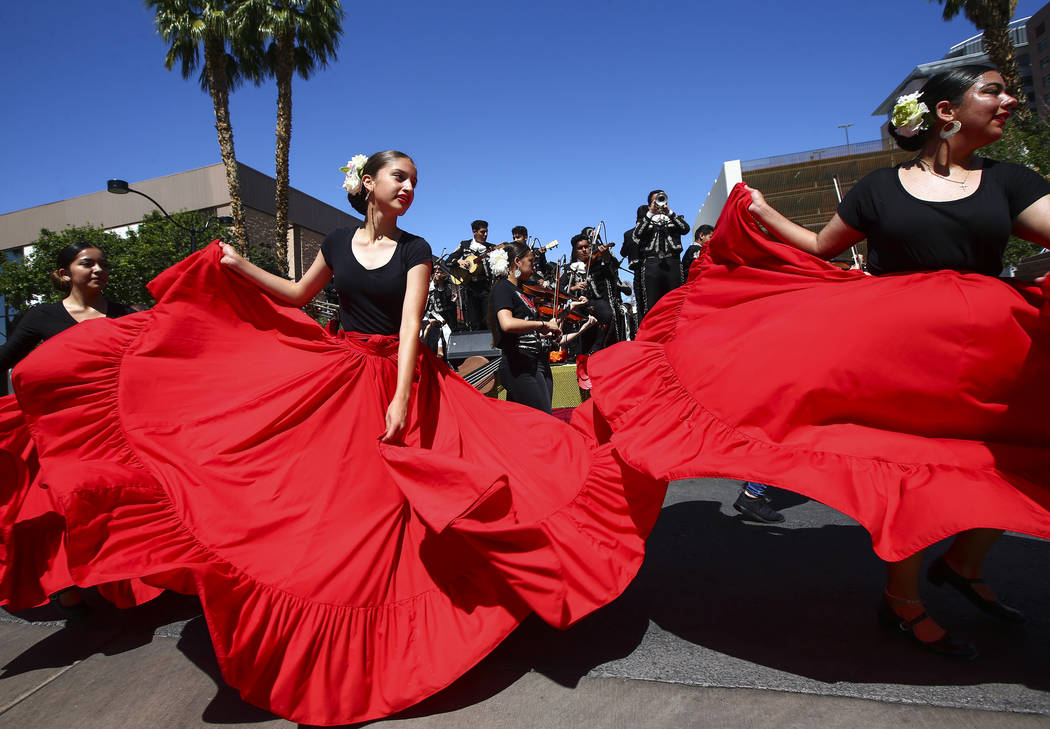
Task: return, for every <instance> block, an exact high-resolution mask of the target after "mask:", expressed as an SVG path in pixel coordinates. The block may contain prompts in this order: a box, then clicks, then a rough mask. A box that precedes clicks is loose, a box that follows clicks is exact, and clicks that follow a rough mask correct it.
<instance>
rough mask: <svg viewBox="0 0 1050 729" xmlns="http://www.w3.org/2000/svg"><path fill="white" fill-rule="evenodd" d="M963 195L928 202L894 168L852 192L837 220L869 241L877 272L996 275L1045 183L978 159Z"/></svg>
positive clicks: (1049, 187)
mask: <svg viewBox="0 0 1050 729" xmlns="http://www.w3.org/2000/svg"><path fill="white" fill-rule="evenodd" d="M982 165H983V168H982V172H981V183H980V185H979V186H978V188H977V190H976V191H975V192H974V193H973V194H972V195H969V196H968V197H964V198H962V199H960V200H951V201H949V202H929V201H926V200H920V199H918V198H916V197H914V196H912V195H911V194H910V193H909V192H908V191H907V190H905V189H904V185H902V184H901V181H900V177H899V176H898V174H897V172H898V169H899V168H898V167H891V168H887V169H881V170H876V171H875V172H872V173H871V174H870V175H868V176H866V177H865V178H863V179H862V180H861V181H860V182H858V183H857V184H856V186H855V187H854V188H853V189H852V190H850V191H849V193H847V195H846V199H845V200H843V201H842V203H841V204H840V205H839V209H838V213H839V217H840V218H842V220H843V221H844V222H845V223H846V224H847V225H849V226H851V227H853V228H856V229H857V230H859V231H861V232H863V233H864V234H865V235H866V236H867V239H868V270H869V271H871V273H874V274H882V273H898V272H904V271H935V270H941V269H953V270H956V271H973V272H976V273H984V274H988V275H989V276H998V275H999V272H1000V271H1001V270H1002V267H1003V264H1002V259H1003V251H1004V250H1005V248H1006V242H1007V240H1008V239H1009V237H1010V231H1011V229H1012V227H1013V220H1014V218H1016V217H1017V216H1018V215H1019V214H1020V213H1021V212H1022V211H1024V209H1025V208H1027V207H1028V206H1029V205H1031V204H1032V203H1034V202H1035V201H1036V200H1038V199H1039V198H1041V197H1043V196H1044V195H1048V194H1050V182H1047V181H1046V180H1045V179H1043V178H1042V177H1040V176H1039V175H1038V174H1036V173H1035V172H1033V171H1032V170H1030V169H1028V168H1027V167H1022V166H1021V165H1016V164H1012V163H1010V162H996V161H995V160H989V159H984V160H982Z"/></svg>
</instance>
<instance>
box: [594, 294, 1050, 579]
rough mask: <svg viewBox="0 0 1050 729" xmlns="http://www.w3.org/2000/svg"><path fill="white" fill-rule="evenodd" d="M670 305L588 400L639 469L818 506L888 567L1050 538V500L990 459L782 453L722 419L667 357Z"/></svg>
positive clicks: (608, 363)
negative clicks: (933, 553)
mask: <svg viewBox="0 0 1050 729" xmlns="http://www.w3.org/2000/svg"><path fill="white" fill-rule="evenodd" d="M669 296H670V294H669ZM665 298H666V297H665ZM664 304H665V302H664V301H661V302H660V306H663V305H664ZM666 304H667V308H666V309H664V310H663V313H664V314H665V315H666V316H667V317H668V319H667V321H665V322H664V323H663V325H662V326H654V327H651V328H650V332H656V333H657V334H656V336H651V338H650V339H649V341H643V342H635V343H629V344H627V345H626V346H624V345H616V346H614V347H612V348H610V349H607V350H605V352H603V356H602V357H601V358H593V359H592V361H591V370H590V371H591V377H592V379H593V380H594V382H595V396H594V397H593V398H592V399H593V400H594V402H595V405H596V407H597V409H598V410H599V411H600V413H601V416H602V417H604V419H606V420H607V422H608V424H609V427H610V429H611V434H610V435H609V437H608V439H609V440H610V441H611V443H612V444H613V445H614V446H615V447H616V448H617V450H618V451H619V453H620V455H621V457H622V458H623V459H624V461H626V462H627V463H628V464H630V466H632V467H633V468H635V469H637V470H639V471H641V472H643V473H645V474H648V475H649V476H651V477H653V478H657V479H666V480H668V481H673V480H677V479H684V478H701V477H723V478H734V479H741V480H751V481H758V482H762V483H768V484H772V485H775V486H778V487H780V488H784V489H787V490H789V491H794V492H796V493H799V494H802V495H804V496H807V497H810V498H813V499H816V500H817V501H820V502H822V503H824V504H827V505H828V506H830V507H832V508H833V509H836V510H838V511H841V512H842V513H844V514H846V515H848V516H850V517H852V518H853V519H855V520H857V521H858V522H859V523H860V524H861V525H862V526H864V528H865V529H867V531H868V532H869V533H870V535H871V538H872V544H873V547H874V549H875V552H876V553H877V554H878V555H879V556H880V557H881V558H882V559H884V560H887V561H897V560H901V559H904V558H905V557H908V556H910V555H912V554H914V553H916V552H918V551H920V550H921V549H923V548H925V547H927V546H929V545H930V544H933V543H934V542H937V541H939V540H940V539H943V538H945V537H948V536H951V535H953V534H957V533H958V532H960V531H963V530H966V529H973V528H979V527H988V528H995V529H1007V530H1012V531H1017V532H1022V533H1025V534H1031V535H1033V536H1037V537H1043V538H1050V511H1048V509H1050V494H1048V492H1047V490H1046V489H1045V488H1043V487H1041V486H1039V485H1038V484H1037V483H1036V482H1035V481H1034V480H1032V479H1031V478H1029V477H1026V476H1025V475H1022V474H1021V473H1017V472H1011V471H1009V470H1003V469H1001V468H996V467H995V465H994V463H995V459H993V458H992V457H989V458H988V459H987V462H986V463H985V464H983V465H982V464H978V463H972V464H970V465H958V464H957V463H952V462H928V463H920V462H915V463H899V462H894V461H893V460H892V459H890V458H874V457H861V456H857V455H853V454H846V453H838V452H831V451H827V450H812V449H803V448H798V447H791V446H784V445H781V444H777V443H774V442H770V441H766V440H762V439H760V438H757V437H756V436H754V435H752V434H748V433H744V432H742V431H740V430H739V429H736V428H734V427H732V426H731V425H730V424H728V423H726V422H723V421H722V420H720V419H719V418H718V417H717V416H716V415H715V414H714V413H712V412H710V411H709V410H707V409H706V408H704V406H703V405H702V404H701V403H699V402H697V401H696V399H695V398H694V397H693V395H692V394H691V393H690V392H689V390H687V389H686V388H685V387H684V386H683V385H682V383H681V382H680V380H679V377H678V375H677V373H676V372H675V370H674V368H673V366H672V365H671V363H670V362H669V361H668V359H667V357H666V352H665V349H664V345H663V341H666V339H667V338H668V337H669V336H671V335H670V334H669V332H673V330H674V328H673V326H672V327H668V326H667V322H668V321H671V320H673V318H674V309H673V307H674V306H675V302H674V301H667V302H666ZM653 313H657V311H656V310H655V309H654V312H653ZM654 323H656V324H658V322H655V320H654ZM1018 450H1022V451H1023V450H1024V449H1023V448H1020V447H1018ZM1019 460H1021V461H1025V462H1026V464H1027V466H1029V467H1030V466H1031V464H1032V463H1033V462H1038V461H1040V460H1041V461H1043V462H1044V465H1045V462H1046V460H1047V457H1046V456H1045V455H1039V454H1035V456H1034V458H1033V454H1032V453H1031V452H1026V453H1023V454H1022V457H1021V458H1020V459H1019ZM974 504H981V505H982V506H981V508H980V509H975V508H974V506H973V505H974Z"/></svg>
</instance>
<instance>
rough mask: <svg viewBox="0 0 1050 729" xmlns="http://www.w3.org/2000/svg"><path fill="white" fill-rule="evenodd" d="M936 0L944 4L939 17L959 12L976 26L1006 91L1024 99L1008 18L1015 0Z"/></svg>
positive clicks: (945, 17) (955, 14)
mask: <svg viewBox="0 0 1050 729" xmlns="http://www.w3.org/2000/svg"><path fill="white" fill-rule="evenodd" d="M930 2H933V0H930ZM937 2H938V3H939V4H941V5H943V6H944V12H943V13H942V17H943V18H944V19H945V20H951V19H952V18H954V17H955V16H957V15H958V14H959V13H962V14H963V15H965V16H966V19H967V20H969V21H970V22H971V23H973V24H974V26H975V27H976V28H977V30H979V31H981V32H982V33H983V34H984V49H985V52H986V53H987V54H988V58H989V60H991V62H992V63H993V64H994V65H995V67H996V68H998V69H999V72H1000V73H1001V74H1002V75H1003V79H1004V80H1005V81H1006V90H1007V92H1009V94H1010V95H1011V96H1013V97H1015V98H1017V99H1019V100H1021V101H1022V102H1023V101H1024V100H1025V99H1026V98H1027V96H1026V95H1025V93H1024V85H1023V84H1022V83H1021V74H1020V73H1018V72H1017V62H1016V61H1015V60H1014V44H1013V43H1011V42H1010V21H1011V20H1012V19H1013V17H1014V12H1015V11H1016V10H1017V0H937ZM1022 106H1023V103H1022ZM1022 115H1023V114H1022Z"/></svg>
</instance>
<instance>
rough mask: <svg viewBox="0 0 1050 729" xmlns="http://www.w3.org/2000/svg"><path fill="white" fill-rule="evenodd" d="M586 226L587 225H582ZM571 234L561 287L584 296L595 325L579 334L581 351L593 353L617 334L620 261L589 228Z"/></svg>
mask: <svg viewBox="0 0 1050 729" xmlns="http://www.w3.org/2000/svg"><path fill="white" fill-rule="evenodd" d="M585 230H587V229H585ZM589 230H590V234H588V233H586V232H584V233H580V234H578V235H574V236H573V237H572V263H570V264H569V266H568V270H567V271H565V272H563V273H562V277H561V281H560V282H559V283H560V286H561V290H562V291H563V292H565V293H566V294H568V295H569V296H572V297H578V296H582V297H584V298H585V299H586V300H587V304H586V311H587V312H588V313H589V314H591V315H592V316H594V318H595V319H596V320H597V322H598V325H597V326H596V327H594V328H593V329H591V330H589V331H588V332H587V333H585V334H584V335H583V336H581V338H580V354H594V353H595V352H597V351H598V350H600V349H602V348H603V347H605V346H607V345H608V344H610V343H611V341H610V337H611V336H619V333H618V332H617V327H616V317H614V315H613V314H614V312H615V311H617V309H618V307H619V296H620V281H619V268H620V266H619V261H617V260H616V259H615V258H613V256H612V253H611V252H610V251H609V247H608V246H606V245H604V244H603V243H602V242H601V239H600V238H598V236H597V235H596V234H595V233H594V229H593V228H591V229H589Z"/></svg>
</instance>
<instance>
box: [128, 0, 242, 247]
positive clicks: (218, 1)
mask: <svg viewBox="0 0 1050 729" xmlns="http://www.w3.org/2000/svg"><path fill="white" fill-rule="evenodd" d="M145 1H146V6H147V7H149V8H152V9H153V10H154V12H155V15H156V18H155V23H156V26H157V31H158V32H159V33H160V35H161V37H162V38H163V39H164V42H165V43H167V44H168V53H167V55H166V56H165V57H164V66H165V68H167V69H168V70H169V71H170V70H171V69H172V68H173V67H174V66H175V64H176V63H177V64H179V67H180V70H181V72H182V77H183V78H190V76H191V75H192V74H193V72H194V71H195V70H196V69H197V66H198V64H199V61H200V53H201V50H202V49H203V51H204V67H203V69H201V73H200V84H201V88H202V89H203V90H205V91H207V92H208V93H209V94H210V95H211V101H212V106H214V107H215V131H216V133H217V134H218V137H219V150H220V151H221V152H222V161H223V164H224V165H225V166H226V184H227V186H228V187H229V191H230V212H231V215H232V217H233V230H232V232H233V239H234V240H233V242H234V244H235V245H236V246H237V247H238V248H239V249H241V251H246V250H247V247H248V237H247V228H246V225H245V216H244V206H243V205H242V204H241V181H240V175H239V174H238V172H237V157H236V155H235V154H234V151H233V124H232V123H231V122H230V91H232V90H233V89H234V88H235V87H236V86H237V84H238V83H239V82H240V81H241V80H242V77H243V76H242V74H241V72H240V67H239V63H238V59H237V57H236V56H235V55H234V53H235V51H234V45H233V39H234V38H236V36H237V27H236V20H235V15H234V13H233V6H234V5H235V3H233V2H228V1H227V0H145Z"/></svg>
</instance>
